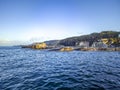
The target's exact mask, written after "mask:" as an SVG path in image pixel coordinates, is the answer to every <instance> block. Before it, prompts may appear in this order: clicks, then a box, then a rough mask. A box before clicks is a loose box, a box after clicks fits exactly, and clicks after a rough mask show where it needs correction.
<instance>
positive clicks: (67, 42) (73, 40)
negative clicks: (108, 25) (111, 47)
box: [59, 31, 120, 46]
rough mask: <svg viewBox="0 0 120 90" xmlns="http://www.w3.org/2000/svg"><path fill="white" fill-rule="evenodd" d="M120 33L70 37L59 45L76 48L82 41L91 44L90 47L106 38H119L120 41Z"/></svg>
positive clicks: (110, 32) (108, 32) (104, 32)
mask: <svg viewBox="0 0 120 90" xmlns="http://www.w3.org/2000/svg"><path fill="white" fill-rule="evenodd" d="M118 37H120V32H117V31H102V32H100V33H91V34H89V35H82V36H76V37H70V38H66V39H63V40H60V42H59V44H60V45H64V46H76V43H79V42H81V41H87V42H89V44H90V46H91V45H92V44H93V42H96V41H99V40H101V39H104V38H107V39H109V38H117V39H118V40H119V41H120V38H118ZM119 41H118V42H117V43H116V44H117V46H119V45H120V43H119Z"/></svg>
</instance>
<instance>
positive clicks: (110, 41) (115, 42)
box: [22, 31, 120, 51]
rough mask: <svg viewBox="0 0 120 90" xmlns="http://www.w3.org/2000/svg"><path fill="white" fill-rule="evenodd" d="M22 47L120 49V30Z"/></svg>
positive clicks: (84, 49)
mask: <svg viewBox="0 0 120 90" xmlns="http://www.w3.org/2000/svg"><path fill="white" fill-rule="evenodd" d="M22 48H32V49H40V50H41V49H48V50H50V51H73V50H78V51H79V50H81V51H120V32H118V31H102V32H100V33H91V34H88V35H82V36H76V37H69V38H65V39H62V40H50V41H44V42H36V43H32V44H30V45H22Z"/></svg>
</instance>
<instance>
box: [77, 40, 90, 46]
mask: <svg viewBox="0 0 120 90" xmlns="http://www.w3.org/2000/svg"><path fill="white" fill-rule="evenodd" d="M76 46H79V47H89V42H87V41H81V42H78V43H76Z"/></svg>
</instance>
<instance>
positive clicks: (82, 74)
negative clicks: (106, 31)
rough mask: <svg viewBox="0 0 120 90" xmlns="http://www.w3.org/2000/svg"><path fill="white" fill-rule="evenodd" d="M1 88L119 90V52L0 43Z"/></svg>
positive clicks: (4, 89) (24, 89)
mask: <svg viewBox="0 0 120 90" xmlns="http://www.w3.org/2000/svg"><path fill="white" fill-rule="evenodd" d="M0 90H120V52H105V51H103V52H102V51H101V52H97V51H94V52H91V51H72V52H59V51H47V50H33V49H22V48H19V47H0Z"/></svg>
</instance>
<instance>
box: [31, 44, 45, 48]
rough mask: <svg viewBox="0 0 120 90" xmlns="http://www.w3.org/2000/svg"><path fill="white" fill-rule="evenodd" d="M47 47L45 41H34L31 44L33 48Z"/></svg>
mask: <svg viewBox="0 0 120 90" xmlns="http://www.w3.org/2000/svg"><path fill="white" fill-rule="evenodd" d="M46 47H47V45H46V43H36V44H35V45H33V46H32V48H34V49H45V48H46Z"/></svg>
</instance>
